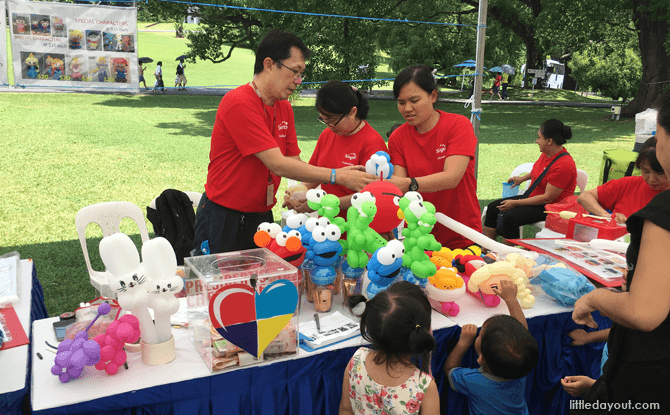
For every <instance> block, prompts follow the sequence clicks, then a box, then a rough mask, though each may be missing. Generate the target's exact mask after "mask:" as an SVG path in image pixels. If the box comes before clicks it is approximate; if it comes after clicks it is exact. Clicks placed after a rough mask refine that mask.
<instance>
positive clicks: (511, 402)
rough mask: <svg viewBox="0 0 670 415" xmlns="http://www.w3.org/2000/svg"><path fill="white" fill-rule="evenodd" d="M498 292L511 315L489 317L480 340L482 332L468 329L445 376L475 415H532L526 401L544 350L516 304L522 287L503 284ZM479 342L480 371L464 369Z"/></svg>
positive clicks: (445, 370) (478, 359)
mask: <svg viewBox="0 0 670 415" xmlns="http://www.w3.org/2000/svg"><path fill="white" fill-rule="evenodd" d="M492 289H493V291H494V292H495V293H496V294H497V295H498V296H500V298H501V299H502V300H503V301H504V302H505V304H506V305H507V309H508V310H509V314H510V315H509V316H506V315H502V314H499V315H496V316H493V317H489V318H488V319H487V320H486V321H485V322H484V324H482V329H481V331H480V332H479V336H477V326H475V325H474V324H466V325H464V326H463V329H462V330H461V336H460V338H459V339H458V343H456V346H455V347H454V349H453V350H452V351H451V353H449V356H448V357H447V361H446V362H445V363H444V372H445V373H446V375H447V379H448V380H449V386H451V388H452V389H453V390H455V391H456V392H459V393H462V394H464V395H467V397H468V407H469V409H470V414H472V415H478V414H482V415H488V414H515V415H524V414H528V405H527V404H526V399H525V397H524V394H525V391H526V385H525V384H526V375H528V373H530V371H531V370H532V369H533V368H534V367H535V365H537V362H538V360H539V357H540V348H539V346H538V344H537V341H536V340H535V339H534V338H533V336H532V335H531V334H530V332H529V331H528V323H527V322H526V317H525V316H524V314H523V310H522V309H521V305H519V301H518V300H517V298H516V295H517V286H516V284H514V283H513V282H512V281H509V280H502V281H501V282H500V287H492ZM475 337H476V338H477V339H476V340H475ZM473 342H474V344H475V351H476V352H477V356H478V358H477V363H478V364H479V365H480V367H479V368H478V369H467V368H463V367H460V366H461V363H462V361H463V357H464V356H465V353H466V352H467V350H468V349H469V348H470V346H472V343H473Z"/></svg>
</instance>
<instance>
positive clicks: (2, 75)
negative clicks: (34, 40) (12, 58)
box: [0, 0, 8, 88]
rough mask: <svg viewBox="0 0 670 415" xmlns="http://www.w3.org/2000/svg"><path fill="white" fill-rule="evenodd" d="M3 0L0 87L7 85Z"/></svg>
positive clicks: (0, 8) (0, 4)
mask: <svg viewBox="0 0 670 415" xmlns="http://www.w3.org/2000/svg"><path fill="white" fill-rule="evenodd" d="M5 14H6V13H5V1H4V0H0V28H2V30H0V88H6V87H7V86H8V85H7V70H8V69H7V65H8V62H7V30H5V28H6V27H7V22H6V20H5Z"/></svg>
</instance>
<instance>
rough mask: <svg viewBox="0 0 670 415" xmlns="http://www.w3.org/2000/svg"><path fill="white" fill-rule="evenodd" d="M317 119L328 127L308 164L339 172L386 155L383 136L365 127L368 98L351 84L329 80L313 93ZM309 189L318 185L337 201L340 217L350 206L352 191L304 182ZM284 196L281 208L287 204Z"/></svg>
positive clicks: (301, 209) (305, 208) (306, 208)
mask: <svg viewBox="0 0 670 415" xmlns="http://www.w3.org/2000/svg"><path fill="white" fill-rule="evenodd" d="M316 110H317V111H318V112H319V118H318V120H319V121H320V122H321V123H323V124H325V126H326V127H327V128H326V129H325V130H323V132H322V133H321V135H320V136H319V140H318V141H317V142H316V147H314V152H313V153H312V158H311V159H310V160H309V164H311V165H313V166H317V167H327V168H331V169H339V168H341V167H346V166H358V165H362V166H364V165H365V163H366V162H367V161H368V160H369V159H370V156H372V155H373V154H375V153H376V152H378V151H385V152H387V151H388V150H387V148H386V143H385V142H384V139H383V138H382V136H381V135H380V134H379V133H378V132H377V131H376V130H375V129H374V128H372V126H371V125H370V124H368V122H367V121H365V119H366V118H367V116H368V111H369V110H370V106H369V105H368V99H367V98H366V97H365V96H364V95H363V94H361V92H360V91H359V90H357V89H355V88H352V87H351V85H349V84H346V83H344V82H341V81H330V82H328V83H326V84H325V85H324V86H322V87H321V89H319V92H317V94H316ZM303 184H304V185H305V186H306V187H307V188H308V189H313V188H316V187H317V186H319V184H321V189H323V190H324V191H325V192H326V193H328V194H332V195H335V196H337V197H339V198H340V216H342V217H346V212H347V209H348V208H349V207H350V206H351V196H352V195H353V194H354V193H355V192H354V191H353V190H350V189H347V188H346V187H344V186H342V185H339V184H330V183H303ZM287 198H288V195H286V196H284V202H285V203H284V205H287V204H288V200H287ZM295 210H296V211H297V212H299V213H303V212H311V211H312V209H310V208H309V206H307V203H306V202H305V203H303V204H302V205H300V206H298V207H296V208H295Z"/></svg>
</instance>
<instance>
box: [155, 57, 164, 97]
mask: <svg viewBox="0 0 670 415" xmlns="http://www.w3.org/2000/svg"><path fill="white" fill-rule="evenodd" d="M154 76H155V77H156V83H155V84H154V87H155V88H154V91H156V90H157V89H158V88H161V93H163V94H164V93H165V84H164V83H163V62H162V61H158V63H157V64H156V72H154Z"/></svg>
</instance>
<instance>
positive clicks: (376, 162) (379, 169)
mask: <svg viewBox="0 0 670 415" xmlns="http://www.w3.org/2000/svg"><path fill="white" fill-rule="evenodd" d="M365 171H366V172H367V173H368V174H374V175H375V176H379V177H381V178H382V179H390V178H391V176H393V164H391V156H389V155H388V153H387V152H385V151H378V152H376V153H375V154H373V155H372V156H370V160H368V161H367V163H365Z"/></svg>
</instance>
